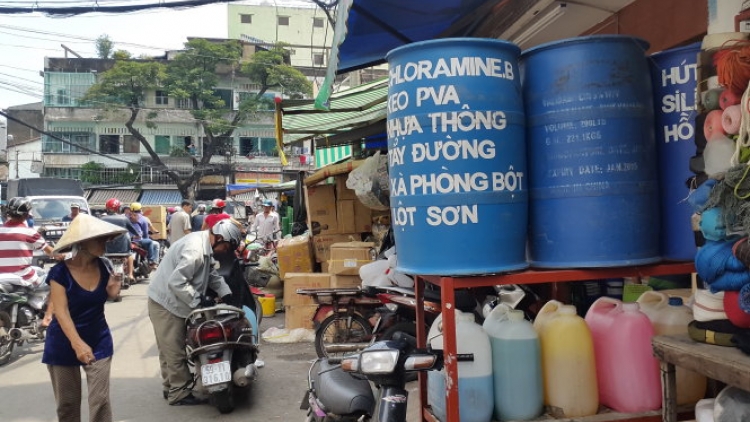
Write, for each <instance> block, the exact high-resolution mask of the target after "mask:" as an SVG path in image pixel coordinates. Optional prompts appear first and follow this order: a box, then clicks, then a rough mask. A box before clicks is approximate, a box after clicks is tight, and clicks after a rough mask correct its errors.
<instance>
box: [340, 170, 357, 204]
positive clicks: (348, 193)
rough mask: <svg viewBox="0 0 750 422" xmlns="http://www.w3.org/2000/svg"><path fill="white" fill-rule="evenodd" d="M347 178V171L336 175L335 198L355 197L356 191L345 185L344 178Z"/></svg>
mask: <svg viewBox="0 0 750 422" xmlns="http://www.w3.org/2000/svg"><path fill="white" fill-rule="evenodd" d="M347 178H349V173H347V174H339V175H338V176H336V200H337V201H341V200H347V199H357V193H356V192H354V190H353V189H349V188H347V187H346V179H347Z"/></svg>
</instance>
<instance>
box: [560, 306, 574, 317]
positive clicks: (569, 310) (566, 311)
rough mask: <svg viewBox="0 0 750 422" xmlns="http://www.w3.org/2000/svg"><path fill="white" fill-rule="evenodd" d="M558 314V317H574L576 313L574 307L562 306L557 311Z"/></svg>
mask: <svg viewBox="0 0 750 422" xmlns="http://www.w3.org/2000/svg"><path fill="white" fill-rule="evenodd" d="M558 312H559V313H560V315H576V314H577V313H578V312H577V311H576V307H575V305H563V306H561V307H560V309H558Z"/></svg>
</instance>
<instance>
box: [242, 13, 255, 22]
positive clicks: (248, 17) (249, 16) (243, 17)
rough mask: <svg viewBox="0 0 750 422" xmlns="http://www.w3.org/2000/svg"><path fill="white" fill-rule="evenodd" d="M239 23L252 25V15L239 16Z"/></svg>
mask: <svg viewBox="0 0 750 422" xmlns="http://www.w3.org/2000/svg"><path fill="white" fill-rule="evenodd" d="M240 23H253V15H240Z"/></svg>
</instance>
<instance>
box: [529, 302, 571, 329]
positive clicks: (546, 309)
mask: <svg viewBox="0 0 750 422" xmlns="http://www.w3.org/2000/svg"><path fill="white" fill-rule="evenodd" d="M564 305H565V304H564V303H562V302H559V301H557V300H554V299H553V300H550V301H549V302H547V303H545V304H544V306H542V309H540V310H539V312H537V314H536V318H534V329H535V330H536V332H537V333H538V334H541V330H542V326H543V325H544V323H545V322H547V321H549V320H550V318H552V317H553V316H555V315H556V314H557V311H558V310H559V309H560V308H561V307H562V306H564Z"/></svg>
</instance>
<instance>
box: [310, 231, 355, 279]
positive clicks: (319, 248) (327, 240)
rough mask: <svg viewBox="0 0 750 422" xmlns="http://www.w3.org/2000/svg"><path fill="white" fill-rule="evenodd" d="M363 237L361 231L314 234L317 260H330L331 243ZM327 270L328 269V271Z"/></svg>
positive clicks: (314, 248)
mask: <svg viewBox="0 0 750 422" xmlns="http://www.w3.org/2000/svg"><path fill="white" fill-rule="evenodd" d="M361 238H362V237H361V236H360V234H359V233H348V234H318V235H315V236H313V250H314V251H315V260H316V261H317V262H325V261H328V259H330V257H331V245H333V244H334V243H340V242H351V241H354V240H360V239H361ZM326 272H327V271H326Z"/></svg>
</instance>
